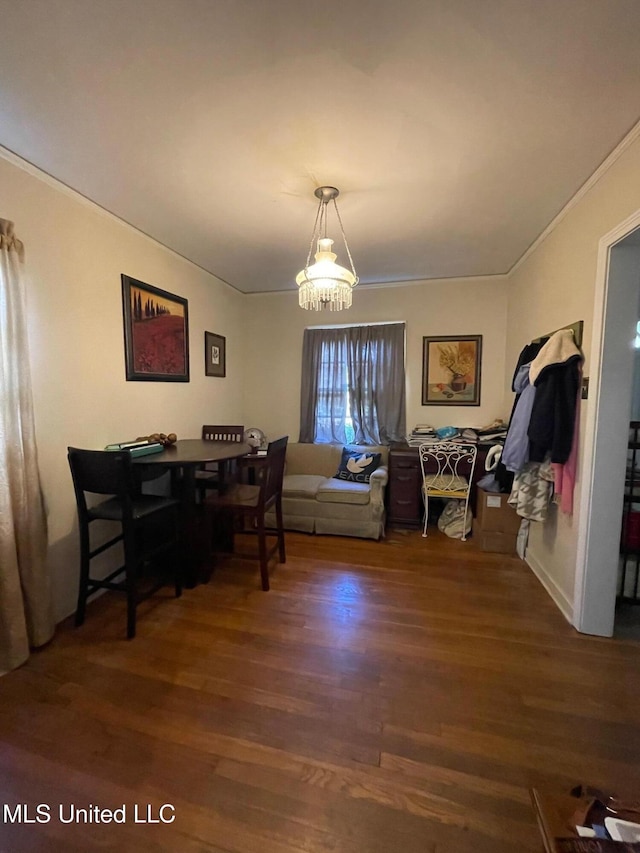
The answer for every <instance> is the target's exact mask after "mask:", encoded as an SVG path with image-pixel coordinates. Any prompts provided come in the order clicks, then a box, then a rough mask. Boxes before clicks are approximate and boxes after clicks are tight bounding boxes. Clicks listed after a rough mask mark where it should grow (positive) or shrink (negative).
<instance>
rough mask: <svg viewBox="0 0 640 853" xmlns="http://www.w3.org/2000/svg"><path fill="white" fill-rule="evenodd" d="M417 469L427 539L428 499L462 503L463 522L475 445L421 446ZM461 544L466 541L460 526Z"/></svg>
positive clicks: (469, 489)
mask: <svg viewBox="0 0 640 853" xmlns="http://www.w3.org/2000/svg"><path fill="white" fill-rule="evenodd" d="M419 452H420V467H421V469H422V498H423V500H424V529H423V531H422V535H423V536H426V535H427V523H428V521H429V498H430V497H434V498H456V499H457V500H461V501H464V519H465V522H466V517H467V508H468V506H469V495H470V494H471V483H472V481H473V472H474V469H475V465H476V457H477V453H478V448H477V447H476V446H475V445H467V444H456V443H454V442H448V441H440V442H437V443H436V444H421V445H420V447H419ZM462 530H463V533H462V541H463V542H464V541H466V538H467V535H466V533H465V532H464V530H465V523H463V526H462Z"/></svg>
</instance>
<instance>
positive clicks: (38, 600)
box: [0, 219, 54, 674]
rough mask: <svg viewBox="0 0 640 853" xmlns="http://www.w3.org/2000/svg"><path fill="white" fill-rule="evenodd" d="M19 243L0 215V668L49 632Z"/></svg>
mask: <svg viewBox="0 0 640 853" xmlns="http://www.w3.org/2000/svg"><path fill="white" fill-rule="evenodd" d="M22 257H23V250H22V243H21V242H20V241H19V240H18V239H17V238H16V237H15V235H14V230H13V223H12V222H9V221H8V220H6V219H0V674H4V673H6V672H8V671H9V670H11V669H15V668H16V667H17V666H20V664H22V663H24V662H25V661H26V660H27V658H28V657H29V649H30V647H35V646H41V645H44V643H46V642H48V640H50V639H51V637H52V636H53V631H54V621H53V609H52V603H51V592H50V583H49V576H48V573H47V568H46V557H47V528H46V517H45V512H44V506H43V500H42V493H41V490H40V477H39V473H38V464H37V455H36V441H35V428H34V418H33V402H32V397H31V374H30V369H29V350H28V341H27V323H26V315H25V298H24V292H23V287H22V282H21V262H22Z"/></svg>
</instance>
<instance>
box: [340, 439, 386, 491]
mask: <svg viewBox="0 0 640 853" xmlns="http://www.w3.org/2000/svg"><path fill="white" fill-rule="evenodd" d="M381 463H382V454H381V453H367V451H365V450H349V449H348V448H346V447H344V448H343V449H342V459H341V460H340V467H339V468H338V473H337V474H334V475H333V477H334V479H336V480H352V481H353V482H354V483H368V482H369V479H370V477H371V475H372V474H373V472H374V471H375V470H376V468H379V467H380V464H381Z"/></svg>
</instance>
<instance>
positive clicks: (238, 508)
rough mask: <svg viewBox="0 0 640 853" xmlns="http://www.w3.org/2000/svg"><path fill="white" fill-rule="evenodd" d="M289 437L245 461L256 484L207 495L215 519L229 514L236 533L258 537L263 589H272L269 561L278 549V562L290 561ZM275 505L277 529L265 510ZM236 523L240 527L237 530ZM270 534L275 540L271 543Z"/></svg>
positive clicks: (272, 443)
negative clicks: (286, 510)
mask: <svg viewBox="0 0 640 853" xmlns="http://www.w3.org/2000/svg"><path fill="white" fill-rule="evenodd" d="M288 441H289V436H284V438H279V439H277V440H276V441H272V442H270V443H269V447H268V448H267V453H266V455H264V456H257V455H255V456H253V455H252V456H250V457H249V456H247V457H244V458H243V459H242V460H241V464H242V465H243V466H244V467H247V468H249V467H250V468H251V469H252V472H253V479H254V483H253V484H252V483H233V484H231V485H230V486H229V487H228V488H227V489H226V490H223V491H220V492H218V493H212V494H210V495H208V496H207V498H206V501H205V506H206V507H207V510H208V511H209V513H210V514H211V517H212V524H213V519H215V517H216V516H217V517H218V518H221V517H224V516H226V520H227V522H228V523H230V524H231V525H233V527H232V529H233V530H234V533H240V534H250V535H253V536H256V537H257V539H258V552H257V554H256V555H255V559H258V560H259V562H260V577H261V580H262V589H263V590H265V591H267V590H268V589H269V561H270V559H271V557H272V556H273V555H274V554H275V553H276V551H277V552H278V562H279V563H284V562H286V553H285V543H284V526H283V523H282V478H283V476H284V462H285V456H286V453H287V442H288ZM272 506H273V507H274V508H275V514H276V530H275V531H273V530H268V529H267V528H266V527H265V513H266V512H267V510H269V509H270V508H271V507H272ZM236 523H237V525H238V529H237V530H236ZM269 537H275V541H274V542H273V543H272V544H271V545H270V546H269V542H268V539H269Z"/></svg>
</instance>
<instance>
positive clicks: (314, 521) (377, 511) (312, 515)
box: [266, 442, 389, 539]
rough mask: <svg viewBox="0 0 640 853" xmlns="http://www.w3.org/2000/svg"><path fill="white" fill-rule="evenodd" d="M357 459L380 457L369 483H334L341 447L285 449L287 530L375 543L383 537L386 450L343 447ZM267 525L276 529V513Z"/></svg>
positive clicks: (386, 448)
mask: <svg viewBox="0 0 640 853" xmlns="http://www.w3.org/2000/svg"><path fill="white" fill-rule="evenodd" d="M344 446H345V447H347V448H348V449H350V450H353V451H357V452H358V453H360V454H368V453H380V454H381V464H380V467H379V468H377V469H376V470H375V471H374V472H373V473H372V474H371V477H370V482H369V483H362V482H352V481H350V480H342V479H336V478H335V477H334V475H335V474H336V473H337V471H338V468H339V466H340V461H341V459H342V450H343V445H341V444H301V443H296V442H294V443H291V444H289V445H288V446H287V456H286V463H285V476H284V481H283V486H282V511H283V516H284V526H285V529H287V530H301V531H303V532H305V533H329V534H334V535H337V536H358V537H361V538H364V539H379V538H380V537H381V536H383V535H384V526H385V507H384V496H385V487H386V485H387V481H388V479H389V475H388V464H389V448H388V447H373V446H366V447H365V446H362V445H344ZM266 522H267V524H268V525H269V526H270V527H275V523H276V522H275V512H274V511H273V510H272V511H271V512H269V513H267V516H266Z"/></svg>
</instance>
